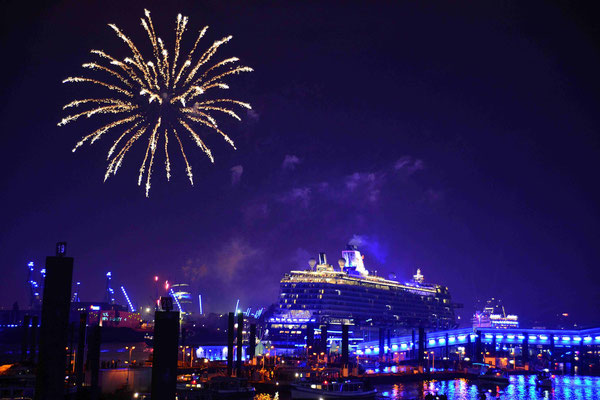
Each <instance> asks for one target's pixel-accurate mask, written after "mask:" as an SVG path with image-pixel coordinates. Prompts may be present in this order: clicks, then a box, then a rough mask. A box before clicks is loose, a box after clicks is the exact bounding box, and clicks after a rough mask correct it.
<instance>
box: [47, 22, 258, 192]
mask: <svg viewBox="0 0 600 400" xmlns="http://www.w3.org/2000/svg"><path fill="white" fill-rule="evenodd" d="M141 21H142V26H143V27H144V30H145V31H146V33H147V34H148V38H149V39H150V43H151V45H152V53H153V55H152V57H151V59H150V60H146V59H144V57H143V56H142V53H141V52H140V51H139V50H138V48H137V47H136V45H135V44H134V43H133V42H132V41H131V40H130V39H129V38H128V37H127V36H125V34H124V33H123V32H122V31H121V30H120V29H119V28H118V27H117V26H115V25H114V24H109V25H108V26H109V27H110V28H111V29H112V30H114V31H115V32H116V34H117V36H118V37H119V38H120V39H121V40H122V41H123V42H125V44H126V45H127V47H128V48H129V50H130V51H131V56H129V57H126V58H125V59H123V60H118V59H117V58H115V57H112V56H111V55H109V54H107V53H106V52H104V51H102V50H92V51H91V53H92V54H93V55H94V56H95V57H96V58H97V61H93V62H89V63H85V64H83V65H82V66H83V68H86V69H90V70H93V71H97V72H98V73H99V74H103V75H104V76H105V78H107V80H104V79H102V80H99V79H92V78H86V77H69V78H67V79H65V80H64V81H63V83H85V84H90V85H96V86H100V87H102V88H103V90H105V91H106V93H107V95H105V96H100V97H99V98H87V99H80V100H74V101H72V102H70V103H69V104H67V105H65V106H64V107H63V109H73V108H85V109H86V110H85V111H83V110H82V111H81V112H78V113H75V114H71V115H69V116H66V117H65V118H63V119H62V120H61V121H60V122H59V123H58V125H59V126H63V125H66V124H67V123H69V122H72V121H75V120H77V119H78V118H81V117H87V118H89V117H92V116H93V115H100V114H112V115H113V120H112V121H111V122H110V123H108V124H106V125H104V126H102V127H100V128H98V129H96V130H95V131H94V132H92V133H90V134H89V135H87V136H84V137H83V138H82V139H81V140H80V141H79V142H78V143H77V144H76V145H75V148H73V151H75V150H77V149H78V148H79V147H80V146H82V145H83V144H84V143H86V142H89V143H90V144H91V143H94V142H95V141H97V140H98V139H100V138H101V137H102V136H103V135H104V134H106V133H107V132H109V131H118V132H119V133H120V134H119V135H118V137H116V139H115V140H114V143H113V145H112V146H111V148H110V150H109V151H108V157H107V160H108V167H107V169H106V174H105V175H104V180H105V181H106V179H108V178H109V177H110V176H111V175H114V174H116V173H117V171H118V169H119V168H120V167H121V165H122V163H123V159H124V158H125V155H126V154H127V152H128V151H129V149H130V148H131V147H132V146H133V145H134V143H135V142H136V141H138V140H147V143H146V155H145V156H144V160H143V162H142V164H141V166H140V170H139V176H138V185H139V186H141V185H142V182H143V181H144V176H145V188H146V197H148V194H149V191H150V178H151V176H152V167H153V165H154V161H155V155H156V151H157V149H162V148H164V153H165V172H166V177H167V180H169V179H170V177H171V161H170V158H169V150H168V147H169V139H171V143H172V144H173V143H175V145H176V147H179V150H180V151H181V155H182V157H183V160H184V162H185V166H186V172H187V176H188V178H189V180H190V183H191V184H192V185H193V184H194V180H193V175H192V168H191V166H190V164H189V162H188V158H187V156H186V153H185V150H184V145H183V141H182V137H189V138H190V139H192V141H193V142H194V143H195V144H196V145H197V146H198V147H200V149H201V150H202V151H203V152H204V153H205V154H206V155H207V156H208V158H209V159H210V161H211V162H214V158H213V155H212V153H211V151H210V149H209V148H208V146H206V144H205V143H204V141H203V140H202V138H201V137H200V135H199V134H198V133H197V132H196V130H195V128H196V127H197V126H200V127H203V128H207V129H210V130H212V131H214V132H217V133H219V134H220V135H221V136H222V137H223V139H225V141H226V142H227V143H229V144H230V145H231V146H232V147H233V148H234V149H235V145H234V143H233V141H232V140H231V138H229V136H227V134H225V132H223V131H222V130H221V129H219V127H218V124H217V119H216V117H215V115H218V114H224V115H227V116H229V117H233V118H235V119H237V120H241V118H240V117H239V116H238V114H236V112H235V108H236V107H242V108H247V109H250V108H251V107H250V104H248V103H244V102H242V101H238V100H234V99H229V98H213V97H211V98H208V97H207V93H208V94H211V93H212V92H215V91H217V90H223V89H228V88H229V86H228V85H227V84H226V83H225V80H226V78H227V77H229V76H231V75H236V74H239V73H240V72H251V71H252V68H250V67H246V66H241V65H239V64H238V62H239V59H238V58H236V57H231V58H226V59H224V60H221V61H218V62H216V63H213V62H211V59H212V58H213V56H214V55H215V53H216V52H217V50H218V49H219V47H221V46H222V45H224V44H226V43H227V42H229V41H230V40H231V38H232V37H231V36H227V37H224V38H222V39H221V40H217V41H215V42H214V43H213V44H212V45H211V46H210V47H209V48H208V49H206V50H205V51H204V52H202V53H200V52H197V51H196V50H197V49H198V44H199V42H200V39H202V37H203V36H204V35H205V34H206V31H207V29H208V27H204V28H203V29H202V30H200V32H199V34H198V36H197V38H196V41H195V42H194V45H193V47H192V49H191V50H190V52H189V53H188V54H187V56H185V57H184V56H182V55H181V54H180V53H181V42H182V37H183V33H184V32H185V30H186V25H187V23H188V17H184V16H182V15H181V14H179V15H178V16H177V27H176V29H175V45H174V49H173V53H172V56H171V55H170V54H169V52H168V51H167V49H166V46H165V43H164V42H163V41H162V39H161V38H160V37H158V36H157V35H156V32H155V30H154V25H153V24H152V19H151V18H150V12H149V11H148V10H145V18H142V19H141ZM115 136H117V135H115ZM173 138H174V139H175V140H173Z"/></svg>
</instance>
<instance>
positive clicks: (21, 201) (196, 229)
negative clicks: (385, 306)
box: [0, 0, 600, 324]
mask: <svg viewBox="0 0 600 400" xmlns="http://www.w3.org/2000/svg"><path fill="white" fill-rule="evenodd" d="M399 3H400V2H387V3H383V2H381V3H380V2H366V1H365V2H361V3H358V2H347V1H344V2H321V1H319V2H281V1H276V2H262V3H260V5H259V6H257V5H253V6H251V5H250V2H228V1H225V2H223V1H200V0H195V1H188V2H182V1H169V2H166V1H160V2H154V3H146V2H144V3H141V2H139V1H127V2H124V1H119V2H116V1H96V2H81V1H69V2H60V3H58V2H54V3H50V2H48V3H47V5H46V6H45V7H43V8H40V9H35V6H34V4H33V3H28V2H14V3H12V4H8V3H3V6H4V7H5V10H3V11H2V13H1V14H2V43H1V46H2V47H1V51H2V52H1V54H2V59H3V62H2V67H3V69H4V73H3V74H2V103H1V104H2V107H1V114H2V115H1V118H0V132H1V135H2V141H1V149H2V157H1V159H0V163H1V165H0V167H1V171H2V173H1V174H0V199H1V207H2V208H1V209H2V220H1V225H0V254H2V255H3V258H2V262H1V263H0V274H1V275H0V276H1V278H0V304H1V305H4V306H9V305H11V304H12V302H13V301H15V300H18V301H19V303H20V304H23V305H24V304H26V303H27V287H26V284H25V280H26V267H25V265H26V263H27V261H29V260H33V261H35V262H36V264H37V265H42V263H43V260H44V257H45V256H46V255H51V254H52V252H53V250H54V243H55V242H56V241H59V240H65V241H67V242H68V243H69V247H68V252H69V254H70V255H71V256H73V257H75V276H74V279H75V280H79V281H81V282H82V289H83V294H82V296H81V297H82V299H83V300H97V299H100V298H102V296H103V290H104V274H105V273H106V271H108V270H111V271H113V275H114V285H115V287H118V286H119V285H121V284H124V285H125V286H126V287H127V289H128V290H129V292H130V296H131V297H132V298H133V299H134V301H136V302H138V303H142V304H143V303H147V302H148V301H149V299H150V297H151V294H152V293H153V289H152V278H153V276H154V275H155V274H158V275H159V276H160V277H161V279H163V278H168V279H169V280H170V281H171V282H173V281H185V282H189V283H191V284H192V286H193V289H194V292H195V293H194V294H195V295H196V294H197V293H198V292H200V293H202V295H203V298H204V299H205V309H206V311H224V310H228V309H229V310H231V309H232V308H233V307H234V305H235V300H236V299H237V298H241V304H242V307H243V308H246V307H250V306H251V307H257V306H264V305H268V304H270V303H272V302H275V301H276V300H277V295H278V283H279V279H280V278H281V276H282V274H283V273H284V272H286V271H288V270H290V269H291V268H292V267H304V266H305V265H306V261H307V259H308V258H309V257H310V256H314V255H316V253H317V252H319V251H326V252H327V253H328V256H329V259H330V261H331V262H333V263H335V261H336V260H337V258H338V257H339V255H340V251H341V250H342V249H343V248H344V246H345V245H346V243H347V242H348V241H349V240H351V239H352V238H353V237H354V238H355V239H357V240H360V241H361V242H362V244H363V245H362V246H361V249H362V250H363V251H364V253H365V256H366V263H367V267H368V268H369V269H372V270H378V271H379V272H380V274H385V275H387V274H389V273H392V272H394V273H396V274H397V275H398V277H399V278H401V279H408V278H409V277H410V276H411V275H412V274H413V273H414V270H415V269H416V267H420V268H422V270H423V273H424V275H425V277H426V279H427V280H428V281H432V282H437V283H443V284H445V285H447V286H449V287H450V289H451V291H452V294H453V297H454V298H455V300H456V301H458V302H461V303H464V304H465V310H464V311H463V312H462V314H463V317H465V316H467V315H468V314H469V313H471V312H472V310H473V304H474V301H475V299H476V298H482V299H485V298H488V297H492V296H496V297H501V298H503V299H504V302H505V304H506V306H507V310H508V311H510V312H514V313H518V314H520V315H521V316H522V317H523V318H524V319H525V320H527V321H533V320H536V319H542V320H544V319H547V318H549V317H551V316H552V315H553V314H555V313H558V312H570V313H572V314H573V315H574V316H575V317H576V319H578V320H580V321H582V322H585V323H596V324H598V323H600V290H598V283H599V279H600V274H599V272H598V265H599V261H600V243H599V239H600V228H599V225H598V223H599V209H598V204H599V201H600V193H599V186H598V172H599V171H600V168H599V167H600V166H599V160H600V157H599V156H600V139H599V135H598V130H599V127H600V125H599V122H600V113H599V112H598V110H599V109H600V108H599V105H600V96H599V94H600V74H599V73H598V72H599V71H600V57H599V56H600V51H599V49H600V46H599V42H598V36H597V34H598V32H597V30H594V29H592V28H593V27H594V25H593V24H595V23H596V21H595V19H594V15H597V13H596V10H591V9H572V8H569V7H568V6H566V5H565V4H563V3H556V4H554V5H552V4H549V3H547V2H546V3H543V2H527V5H525V6H524V5H522V4H521V3H523V2H520V1H513V2H495V4H489V3H490V2H484V3H486V4H485V5H482V4H477V3H476V2H468V3H466V2H465V3H456V2H452V5H449V4H446V5H433V4H429V5H424V4H418V5H417V4H413V3H411V4H408V3H405V2H402V4H399ZM565 3H566V2H565ZM7 4H8V5H7ZM123 4H125V5H123ZM144 7H147V8H149V9H150V10H151V11H152V16H153V18H154V22H155V25H156V26H157V30H158V31H159V34H160V35H161V36H162V37H164V38H169V40H171V37H172V35H173V28H174V26H175V17H176V15H177V13H178V12H182V13H183V14H184V15H188V16H189V17H190V23H189V25H188V33H187V37H186V39H187V41H186V42H185V44H184V46H186V48H189V46H191V44H192V43H190V41H192V40H193V38H192V36H193V35H192V33H191V32H193V31H196V30H198V29H200V28H201V27H202V26H203V25H206V24H208V25H210V26H211V29H210V30H209V33H208V35H207V39H206V40H205V41H204V44H205V45H207V44H210V43H212V41H213V40H215V39H218V38H220V37H222V36H224V35H226V34H232V35H233V36H234V39H233V41H232V42H231V43H230V44H229V45H227V46H225V47H223V48H222V51H221V52H220V56H221V58H225V57H229V56H233V55H235V56H238V57H240V58H241V59H242V61H243V62H244V63H246V64H248V65H250V66H252V67H254V68H255V70H256V72H254V73H252V74H246V75H240V76H239V77H236V79H232V80H231V81H230V82H231V87H232V90H231V95H233V96H235V97H237V98H240V99H243V100H248V101H250V102H251V103H252V104H253V106H254V111H253V112H251V113H249V114H248V115H246V116H245V117H246V118H244V121H243V122H242V123H235V124H234V123H231V124H230V123H226V124H224V126H225V128H226V130H227V132H229V133H230V134H231V136H232V137H233V138H234V140H236V143H237V146H238V150H237V151H233V150H232V149H231V148H230V147H229V146H228V145H227V144H226V143H225V142H223V141H222V140H219V139H218V138H216V137H215V136H214V135H212V134H207V141H208V144H209V145H210V146H211V147H212V148H213V154H214V155H215V158H216V162H215V164H214V165H210V163H209V162H208V161H207V159H206V157H204V155H203V154H202V153H201V152H200V151H199V150H198V149H194V148H193V146H192V145H191V144H188V147H187V148H188V155H189V156H190V159H191V162H192V167H193V169H194V171H195V182H196V184H195V186H194V187H190V185H189V183H188V181H187V178H186V176H185V171H184V169H183V166H182V160H181V159H180V158H179V157H176V153H175V154H174V156H173V158H174V160H173V163H174V165H173V168H174V170H173V173H174V177H173V179H172V180H171V182H170V183H167V182H166V180H165V179H164V172H163V171H162V170H161V169H160V168H157V169H156V170H155V173H154V175H153V177H154V179H153V186H152V191H151V196H150V199H146V198H145V197H144V192H143V189H142V188H139V187H138V186H136V181H137V171H138V168H139V163H140V161H141V159H142V158H143V151H144V149H143V148H142V147H138V148H136V149H135V150H134V151H132V152H131V153H130V155H129V156H128V158H127V159H126V162H125V165H124V167H123V168H122V169H121V170H120V171H119V173H118V174H117V176H116V177H114V178H111V179H110V180H109V181H108V182H107V183H102V180H103V175H104V170H105V167H106V161H105V154H106V152H107V150H108V149H109V147H110V145H111V144H112V140H110V139H105V140H101V141H99V142H97V143H95V144H94V145H93V146H91V147H89V146H85V147H83V148H82V149H80V150H79V151H78V152H77V153H75V154H73V153H71V148H72V147H73V145H74V144H75V143H76V142H77V141H78V140H79V138H80V136H82V135H83V134H84V133H85V131H84V130H83V129H84V128H86V127H87V126H86V124H85V123H84V124H78V123H75V124H72V125H68V126H67V127H65V128H58V127H56V123H57V122H58V121H59V120H60V118H61V117H62V116H63V115H64V114H63V113H62V111H61V107H62V105H64V104H65V103H66V102H67V101H69V100H70V99H72V98H74V97H75V96H77V95H78V94H82V93H83V90H85V87H83V86H81V87H76V88H69V87H67V86H66V85H62V84H61V83H60V82H61V80H62V79H64V78H65V77H67V76H69V75H74V74H80V73H81V68H80V64H82V63H83V62H86V61H89V60H91V56H90V55H89V54H88V51H89V49H91V48H101V49H105V50H106V51H108V52H110V53H113V54H115V55H118V56H119V57H125V56H126V55H127V51H126V48H125V47H124V45H123V44H122V43H121V42H120V41H119V39H117V38H116V36H115V35H114V34H113V32H112V31H111V30H110V29H109V28H108V27H107V26H106V24H107V23H109V22H114V23H116V24H117V25H118V26H119V27H121V28H122V29H123V30H124V31H125V32H126V33H127V34H128V35H130V36H131V37H132V38H133V39H134V40H135V41H136V42H137V43H144V44H143V46H146V44H147V38H146V37H145V36H144V32H143V30H142V27H141V26H140V23H139V19H140V17H141V16H142V15H143V8H144ZM596 26H597V25H596ZM144 49H147V48H146V47H144ZM162 162H163V160H162V158H160V159H159V164H158V165H162ZM118 300H120V301H121V299H120V297H118Z"/></svg>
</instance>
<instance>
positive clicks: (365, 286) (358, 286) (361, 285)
mask: <svg viewBox="0 0 600 400" xmlns="http://www.w3.org/2000/svg"><path fill="white" fill-rule="evenodd" d="M339 285H343V286H344V287H348V288H352V286H354V287H355V290H361V291H367V290H369V289H376V290H384V291H399V292H409V291H410V292H412V291H415V292H421V293H423V292H428V293H432V294H433V293H434V292H433V291H432V290H431V289H430V290H424V289H417V288H407V287H395V286H388V285H380V284H376V283H370V282H356V281H352V280H350V281H346V280H341V281H340V280H336V279H332V280H323V279H321V280H318V281H315V282H306V281H301V282H293V281H290V280H285V281H282V282H281V287H284V286H286V287H292V288H295V287H310V288H321V287H323V286H339ZM433 289H434V290H435V293H437V294H448V293H449V292H448V288H446V287H442V286H436V287H435V288H433Z"/></svg>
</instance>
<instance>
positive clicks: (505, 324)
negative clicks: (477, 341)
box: [473, 297, 519, 329]
mask: <svg viewBox="0 0 600 400" xmlns="http://www.w3.org/2000/svg"><path fill="white" fill-rule="evenodd" d="M518 327H519V317H518V316H517V315H513V314H506V311H505V310H504V306H503V305H502V300H500V299H495V298H493V297H492V298H491V299H490V300H488V301H487V302H486V305H485V307H484V308H483V311H477V312H475V314H474V315H473V328H504V329H508V328H518Z"/></svg>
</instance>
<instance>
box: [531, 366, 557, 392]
mask: <svg viewBox="0 0 600 400" xmlns="http://www.w3.org/2000/svg"><path fill="white" fill-rule="evenodd" d="M552 378H553V375H552V374H551V373H550V371H549V370H548V369H544V370H542V371H539V372H538V373H537V375H536V376H535V386H536V387H538V388H540V389H552V387H553V386H554V380H553V379H552Z"/></svg>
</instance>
